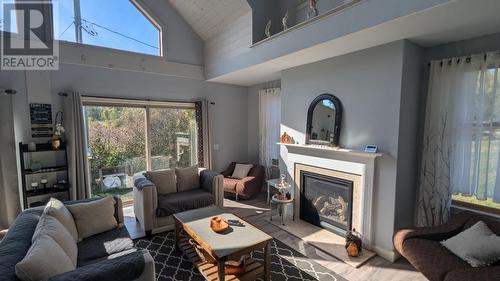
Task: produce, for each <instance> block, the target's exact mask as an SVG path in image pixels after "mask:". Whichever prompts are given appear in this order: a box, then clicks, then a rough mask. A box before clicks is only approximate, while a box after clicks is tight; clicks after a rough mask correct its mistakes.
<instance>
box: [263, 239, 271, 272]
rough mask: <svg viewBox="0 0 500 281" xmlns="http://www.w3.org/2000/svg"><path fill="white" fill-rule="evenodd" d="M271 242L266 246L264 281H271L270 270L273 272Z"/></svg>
mask: <svg viewBox="0 0 500 281" xmlns="http://www.w3.org/2000/svg"><path fill="white" fill-rule="evenodd" d="M269 244H270V242H267V243H266V246H264V281H269V280H270V274H269V272H270V270H271V255H270V251H271V249H270V247H271V246H270V245H269Z"/></svg>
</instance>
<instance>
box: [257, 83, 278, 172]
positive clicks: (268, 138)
mask: <svg viewBox="0 0 500 281" xmlns="http://www.w3.org/2000/svg"><path fill="white" fill-rule="evenodd" d="M280 124H281V90H280V89H279V88H272V89H263V90H260V91H259V162H260V164H261V165H263V166H264V167H265V168H266V171H267V176H269V175H270V169H271V165H272V159H277V158H278V156H279V147H278V144H277V143H278V142H279V139H280Z"/></svg>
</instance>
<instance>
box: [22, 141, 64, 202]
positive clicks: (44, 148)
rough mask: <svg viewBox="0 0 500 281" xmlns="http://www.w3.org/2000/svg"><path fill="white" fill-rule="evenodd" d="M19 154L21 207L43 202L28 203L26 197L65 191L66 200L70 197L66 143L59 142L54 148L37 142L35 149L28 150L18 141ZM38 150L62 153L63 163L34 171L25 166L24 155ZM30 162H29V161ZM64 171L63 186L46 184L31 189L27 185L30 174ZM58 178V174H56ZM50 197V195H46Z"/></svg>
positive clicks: (26, 146) (48, 144)
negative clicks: (58, 145) (64, 182)
mask: <svg viewBox="0 0 500 281" xmlns="http://www.w3.org/2000/svg"><path fill="white" fill-rule="evenodd" d="M19 152H20V153H19V154H20V164H21V183H22V191H23V209H26V208H30V207H34V206H37V205H42V204H43V202H33V203H31V204H29V205H28V198H30V197H34V196H40V195H53V194H59V193H66V195H67V200H69V198H70V188H69V187H70V183H69V175H68V152H67V150H66V143H64V142H63V143H61V146H60V147H59V149H54V148H53V147H52V144H51V143H37V144H36V150H34V151H30V150H29V149H28V144H23V143H21V142H20V143H19ZM40 152H53V153H64V163H63V165H57V166H46V167H40V169H37V170H36V171H34V170H32V169H30V168H28V167H26V161H25V156H26V155H27V154H29V153H40ZM30 164H31V163H30ZM61 172H64V180H65V181H66V184H65V186H64V187H62V188H61V187H59V188H54V187H52V185H51V186H47V187H46V188H43V187H41V186H39V187H38V188H37V189H36V190H32V189H30V188H31V185H30V186H28V185H27V184H26V178H27V177H28V176H31V175H41V174H51V173H61ZM56 178H59V176H56ZM48 198H50V196H48Z"/></svg>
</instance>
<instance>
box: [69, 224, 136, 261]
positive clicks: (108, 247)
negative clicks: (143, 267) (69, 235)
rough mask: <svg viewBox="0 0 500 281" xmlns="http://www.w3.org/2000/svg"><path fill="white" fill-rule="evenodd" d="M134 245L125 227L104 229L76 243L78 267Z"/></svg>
mask: <svg viewBox="0 0 500 281" xmlns="http://www.w3.org/2000/svg"><path fill="white" fill-rule="evenodd" d="M133 247H134V243H133V241H132V239H130V235H129V233H128V231H127V228H126V227H120V228H116V229H112V230H110V231H106V232H103V233H100V234H97V235H94V236H91V237H89V238H86V239H84V240H82V241H81V242H80V243H78V267H81V266H85V265H87V264H90V263H93V262H95V261H97V260H98V259H100V258H103V257H107V256H110V255H113V254H116V253H119V252H123V251H126V250H130V249H132V248H133Z"/></svg>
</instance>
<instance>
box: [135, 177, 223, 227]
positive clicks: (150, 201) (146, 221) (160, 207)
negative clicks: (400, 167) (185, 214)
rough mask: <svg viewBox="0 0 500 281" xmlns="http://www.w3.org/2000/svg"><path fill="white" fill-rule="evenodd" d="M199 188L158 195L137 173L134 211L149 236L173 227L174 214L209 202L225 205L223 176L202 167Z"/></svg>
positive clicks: (147, 181) (146, 180) (153, 185)
mask: <svg viewBox="0 0 500 281" xmlns="http://www.w3.org/2000/svg"><path fill="white" fill-rule="evenodd" d="M199 177H200V179H199V187H198V188H195V189H193V190H189V191H182V192H176V193H172V194H159V193H158V189H157V188H156V186H155V184H154V183H153V182H152V181H150V180H148V179H147V178H146V177H145V176H144V175H136V176H134V212H135V216H136V219H137V220H138V221H139V222H140V223H141V225H142V227H143V228H144V231H146V235H148V236H149V235H151V234H152V233H159V232H163V231H168V230H172V229H173V228H174V220H173V217H172V215H173V214H175V213H178V212H182V211H187V210H191V209H196V208H203V207H207V206H209V205H216V206H219V207H221V208H222V207H223V206H224V186H223V185H224V177H223V176H222V175H221V174H219V173H217V172H213V171H209V170H204V169H199Z"/></svg>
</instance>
